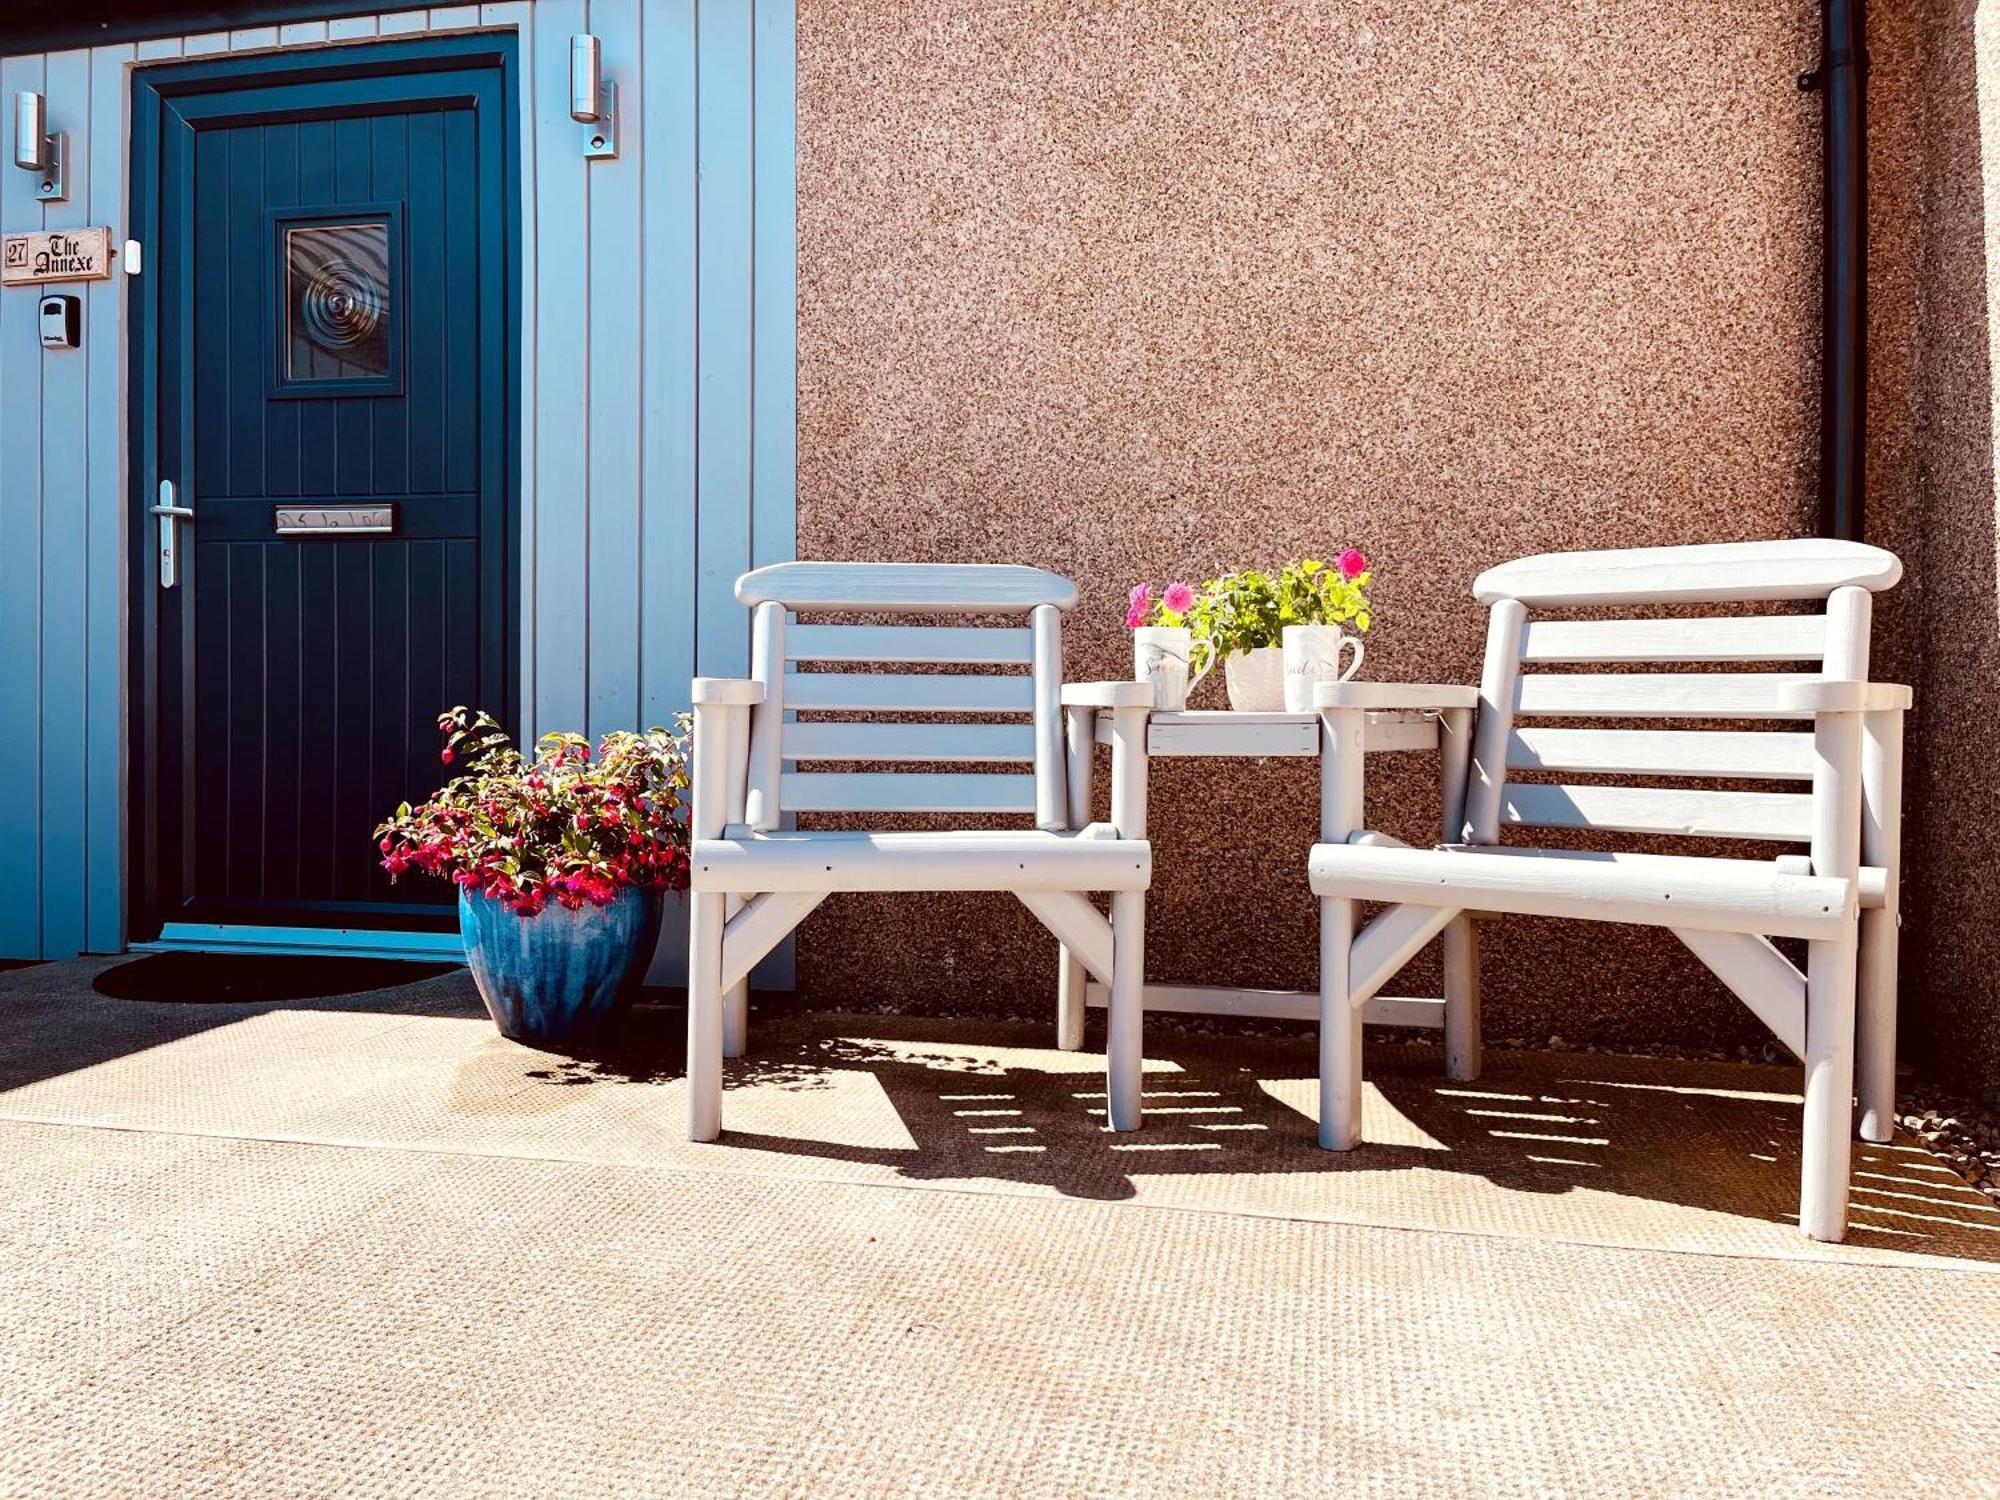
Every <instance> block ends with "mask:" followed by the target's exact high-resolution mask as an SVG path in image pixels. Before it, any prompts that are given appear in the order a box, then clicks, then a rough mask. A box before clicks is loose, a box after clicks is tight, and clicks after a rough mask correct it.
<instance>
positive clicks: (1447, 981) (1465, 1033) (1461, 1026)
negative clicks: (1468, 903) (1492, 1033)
mask: <svg viewBox="0 0 2000 1500" xmlns="http://www.w3.org/2000/svg"><path fill="white" fill-rule="evenodd" d="M1479 1065H1480V1055H1479V929H1478V928H1476V927H1474V926H1473V925H1472V918H1471V917H1469V916H1459V917H1454V918H1453V919H1452V923H1451V925H1450V926H1449V927H1447V928H1445V930H1444V1076H1445V1077H1447V1078H1449V1079H1450V1080H1451V1081H1452V1082H1454V1083H1471V1082H1472V1081H1473V1080H1474V1079H1475V1078H1477V1077H1478V1076H1479Z"/></svg>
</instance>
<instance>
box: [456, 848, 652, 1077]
mask: <svg viewBox="0 0 2000 1500" xmlns="http://www.w3.org/2000/svg"><path fill="white" fill-rule="evenodd" d="M665 900H666V893H665V892H664V891H648V890H642V889H640V888H639V887H638V886H626V887H625V888H624V889H622V890H621V891H619V893H618V894H617V896H616V897H614V898H613V899H612V900H611V901H610V902H609V903H608V904H606V905H604V906H593V905H591V904H590V903H589V902H585V903H584V904H583V905H582V906H581V907H579V908H578V909H577V910H575V911H570V910H569V909H568V908H567V907H564V906H560V905H557V904H554V903H551V904H550V905H549V906H548V907H546V908H544V909H543V910H542V911H540V912H538V913H536V914H535V915H534V916H532V917H522V916H517V915H515V914H514V913H513V912H511V911H509V910H508V909H507V908H506V907H505V906H503V905H502V904H501V903H500V902H498V901H495V900H493V899H492V898H490V897H487V896H483V895H474V894H472V893H471V892H469V891H466V890H464V889H463V888H461V889H460V891H459V893H458V930H459V933H460V935H461V936H462V937H463V938H464V939H465V962H466V965H467V966H468V967H469V968H470V969H471V970H472V978H473V981H474V982H475V983H476V984H477V985H478V986H479V998H480V999H482V1000H484V1001H485V1002H486V1011H487V1014H489V1015H490V1016H492V1017H493V1024H494V1025H495V1026H498V1027H499V1028H500V1034H501V1035H502V1036H506V1037H511V1038H513V1039H514V1040H515V1041H519V1042H560V1041H569V1040H573V1039H575V1038H578V1037H584V1036H588V1035H590V1033H592V1032H593V1031H596V1030H598V1029H599V1028H600V1027H602V1026H603V1025H604V1023H605V1022H606V1021H608V1020H610V1019H611V1014H612V1012H613V1011H614V1010H615V1009H616V1008H617V1005H618V997H619V995H620V994H621V993H622V992H623V991H624V989H625V988H626V986H627V985H628V984H630V983H632V982H635V981H636V980H638V979H641V978H643V977H644V975H645V972H646V963H647V960H648V959H650V958H651V957H652V953H653V946H654V944H655V943H657V942H658V941H659V937H660V914H661V908H662V906H663V905H664V903H665Z"/></svg>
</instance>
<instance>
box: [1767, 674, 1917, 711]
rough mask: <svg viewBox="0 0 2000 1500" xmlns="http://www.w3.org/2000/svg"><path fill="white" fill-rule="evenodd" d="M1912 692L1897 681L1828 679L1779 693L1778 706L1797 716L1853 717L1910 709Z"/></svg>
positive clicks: (1798, 683) (1782, 689)
mask: <svg viewBox="0 0 2000 1500" xmlns="http://www.w3.org/2000/svg"><path fill="white" fill-rule="evenodd" d="M1910 699H1911V693H1910V690H1909V689H1908V688H1906V687H1904V686H1903V685H1902V684H1901V683H1897V682H1850V681H1844V680H1842V679H1839V678H1828V679H1826V680H1824V681H1820V682H1795V683H1790V684H1787V685H1786V686H1785V687H1782V688H1780V689H1779V690H1778V704H1779V706H1780V707H1782V708H1784V709H1786V710H1788V711H1790V712H1793V713H1807V714H1853V713H1880V712H1882V711H1883V710H1885V709H1889V710H1897V711H1900V710H1903V709H1906V708H1908V707H1909V706H1910Z"/></svg>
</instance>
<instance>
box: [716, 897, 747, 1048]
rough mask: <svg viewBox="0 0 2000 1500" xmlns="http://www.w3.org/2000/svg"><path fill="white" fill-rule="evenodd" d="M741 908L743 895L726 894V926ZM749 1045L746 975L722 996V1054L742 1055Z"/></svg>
mask: <svg viewBox="0 0 2000 1500" xmlns="http://www.w3.org/2000/svg"><path fill="white" fill-rule="evenodd" d="M741 910H743V898H742V897H741V896H737V895H730V896H725V897H724V898H723V901H722V920H723V925H724V926H725V927H726V926H727V925H728V924H729V922H730V920H731V919H732V918H733V917H735V915H736V914H737V913H738V912H740V911H741ZM749 1047H750V979H749V976H747V975H746V976H744V977H743V978H742V979H739V980H738V981H737V982H736V983H735V984H732V985H731V986H730V987H729V988H728V990H726V991H725V992H724V993H723V996H722V1055H723V1056H724V1057H741V1056H742V1055H743V1054H744V1053H745V1052H746V1051H748V1050H749Z"/></svg>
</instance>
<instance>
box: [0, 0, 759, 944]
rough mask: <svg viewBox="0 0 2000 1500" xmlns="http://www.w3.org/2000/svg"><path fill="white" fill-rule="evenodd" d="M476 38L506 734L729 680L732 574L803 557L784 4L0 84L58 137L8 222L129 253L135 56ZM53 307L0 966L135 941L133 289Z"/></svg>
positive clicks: (2, 612)
mask: <svg viewBox="0 0 2000 1500" xmlns="http://www.w3.org/2000/svg"><path fill="white" fill-rule="evenodd" d="M469 27H487V28H510V29H513V30H516V31H517V32H518V33H519V36H520V47H521V76H522V78H523V79H524V80H526V81H527V84H528V87H529V88H530V89H531V93H532V97H531V98H529V99H527V100H524V101H523V108H522V112H521V114H522V129H523V135H524V139H523V142H522V147H523V149H522V153H521V157H522V159H521V179H522V180H521V190H522V195H523V202H524V213H523V221H524V227H523V244H522V247H521V250H522V253H521V262H522V271H521V274H522V289H521V318H522V322H521V345H522V350H521V353H522V384H521V409H522V414H523V421H522V430H521V435H520V464H519V469H520V484H521V526H522V536H521V569H522V577H521V595H522V599H521V611H522V613H521V629H522V653H521V654H522V675H523V683H522V703H523V706H524V712H525V715H526V719H527V723H526V724H525V726H524V728H525V729H526V730H527V731H528V732H529V733H530V734H533V733H538V732H540V731H542V730H544V729H554V728H569V727H582V728H585V729H587V730H588V731H589V732H590V733H592V734H599V733H602V732H604V731H605V730H608V729H613V728H620V727H628V726H632V725H635V724H650V723H660V722H669V721H671V719H672V716H673V715H674V714H675V713H676V712H678V711H679V710H680V709H682V708H683V707H685V706H686V696H687V683H688V678H689V677H690V676H692V675H693V674H694V672H695V671H696V670H697V668H699V670H701V671H705V672H736V671H741V670H743V669H744V667H745V666H746V665H747V661H748V642H747V636H746V633H745V627H744V620H743V612H742V610H741V609H740V608H739V607H738V606H737V605H736V603H735V601H734V599H733V598H732V596H731V592H730V591H731V587H732V585H733V584H734V582H735V579H736V576H737V575H738V574H739V573H741V572H743V571H744V570H745V569H747V568H749V567H752V566H755V565H758V564H762V563H766V562H772V561H776V560H780V559H783V558H787V557H790V556H791V555H792V550H793V545H794V537H795V528H794V519H793V517H794V501H793V484H794V470H795V466H796V415H795V414H796V401H795V395H794V366H795V357H796V338H795V325H794V319H795V307H796V293H795V282H796V277H795V272H794V263H793V261H794V254H795V232H794V206H793V195H794V185H793V182H794V179H793V130H794V105H793V88H794V76H795V67H794V44H793V33H794V0H504V3H496V4H488V5H454V6H439V7H432V8H430V9H427V10H426V9H415V10H402V11H395V12H389V13H385V14H382V15H377V16H358V17H348V18H344V19H341V20H336V21H325V22H319V21H315V22H300V23H296V24H287V25H283V26H275V27H273V26H264V27H250V28H243V29H239V30H236V31H227V32H208V33H202V34H200V35H194V36H186V37H161V38H155V39H151V40H147V41H143V42H139V43H137V44H132V45H117V46H104V47H97V48H93V49H79V50H75V51H69V52H60V53H49V54H46V55H43V54H34V55H26V56H14V57H5V58H0V91H4V93H5V95H7V96H11V95H12V93H13V92H14V91H15V90H17V89H29V88H32V89H39V90H41V91H42V92H43V93H45V94H46V95H47V96H48V101H49V117H50V120H51V123H52V125H53V126H54V128H57V129H60V130H64V131H66V132H68V134H69V137H70V151H71V157H70V167H69V170H70V196H69V199H68V201H66V202H64V203H60V204H50V205H46V206H44V205H42V204H40V203H38V202H36V201H35V200H34V198H33V197H32V196H31V193H30V188H31V183H30V181H29V175H28V174H27V173H25V172H18V171H13V170H11V169H9V170H4V171H0V226H4V227H5V228H6V229H7V230H10V231H11V230H21V229H33V228H51V229H53V228H63V227H72V226H81V225H86V224H109V225H111V226H112V228H113V234H114V237H115V238H122V237H123V235H124V234H125V232H126V227H125V226H126V220H127V215H128V210H129V204H130V201H131V196H130V185H129V182H128V179H127V176H126V170H127V140H128V135H129V123H128V118H129V102H128V101H129V97H130V77H129V70H130V68H131V67H132V66H133V65H134V64H135V63H146V62H152V61H159V60H165V59H170V58H177V57H184V56H185V57H197V56H209V55H214V54H217V53H223V52H229V51H248V50H257V49H266V48H273V47H310V46H323V45H329V44H336V45H337V44H339V43H342V42H352V41H367V40H372V39H375V38H379V37H397V36H414V35H418V34H421V33H424V32H428V31H443V30H455V29H464V28H469ZM578 31H590V32H593V33H595V34H596V35H597V36H598V37H599V38H600V39H601V40H602V42H603V48H604V66H605V72H606V74H607V76H609V77H611V78H613V79H615V80H616V81H617V83H618V88H619V110H620V121H619V152H620V154H619V157H618V159H617V160H616V161H611V162H597V163H588V162H586V161H585V160H584V159H583V157H582V155H581V153H580V132H581V130H582V127H581V126H579V125H577V124H576V123H575V122H574V121H572V120H571V119H570V118H569V38H570V36H571V34H572V33H574V32H578ZM8 129H9V131H10V132H11V125H10V126H9V127H8ZM11 145H12V137H11V133H10V134H9V136H8V146H9V148H10V149H11ZM269 165H270V164H268V163H266V164H265V166H266V168H267V169H268V168H269ZM301 167H302V168H303V163H301ZM148 253H149V255H151V254H152V247H148ZM66 289H67V290H72V291H77V292H80V293H81V294H82V295H83V297H84V302H85V305H84V340H83V347H82V348H81V349H78V350H75V351H73V352H64V353H51V354H47V355H44V354H43V353H42V351H41V349H40V345H39V340H38V337H37V332H36V329H35V298H34V296H33V294H32V293H30V292H26V291H9V292H7V293H5V294H4V295H0V642H4V643H5V650H4V651H0V725H4V726H5V727H6V733H5V734H4V735H0V847H5V848H7V849H10V850H17V851H24V852H25V851H34V852H33V855H32V857H13V858H9V859H8V860H6V861H4V862H0V956H4V957H30V958H33V957H46V958H61V957H67V956H69V955H72V954H75V953H77V952H82V951H113V950H116V949H117V948H119V947H120V946H122V944H123V942H124V901H125V870H124V824H125V818H126V809H127V806H128V802H129V798H128V796H127V788H126V785H125V759H126V755H125V745H126V733H127V728H126V718H125V715H126V712H127V703H126V699H127V695H128V686H129V685H128V682H127V676H126V673H127V665H126V662H127V651H126V647H127V638H126V610H127V596H126V587H127V584H126V562H125V557H126V550H125V548H126V537H127V534H128V533H127V527H128V525H129V524H131V523H130V518H129V514H128V510H129V507H130V504H131V494H130V490H129V488H128V483H127V475H128V470H127V461H126V432H125V358H126V324H125V301H126V292H127V287H126V283H125V278H124V277H123V276H122V275H119V276H114V277H113V278H112V279H111V280H109V281H104V282H92V283H88V284H86V285H82V286H72V287H69V288H66ZM226 415H227V414H224V416H225V417H226ZM268 436H269V435H268V434H267V438H268ZM300 440H301V441H303V440H304V435H303V434H301V435H300ZM377 446H378V447H379V446H380V445H379V444H378V445H377ZM232 453H233V450H232ZM416 455H417V450H416V448H414V447H412V448H410V449H409V452H408V461H409V462H415V461H416ZM216 456H218V455H215V454H210V455H209V457H210V458H211V459H213V458H214V457H216ZM382 457H383V454H382V453H380V452H378V453H377V454H376V458H377V459H378V460H380V459H381V458H382ZM268 458H269V455H268V454H267V452H265V451H263V450H260V451H258V452H255V453H251V452H248V451H245V452H244V453H242V454H241V455H237V456H235V461H236V462H240V463H242V464H244V465H246V466H248V467H247V469H246V473H245V476H244V478H245V482H246V483H253V480H254V479H255V477H256V476H253V475H251V474H250V473H249V472H248V470H251V469H254V470H256V471H257V473H258V475H261V477H262V479H263V480H264V481H265V482H266V485H265V487H266V488H269V487H270V485H271V484H272V483H276V482H277V478H282V473H280V474H279V475H278V476H277V478H274V477H273V476H272V475H271V474H269V473H266V472H264V471H265V470H267V469H268V467H269V464H268ZM224 461H225V462H228V461H230V460H229V459H225V460H224ZM280 469H282V466H280ZM232 472H233V471H232ZM253 487H254V483H253ZM279 488H282V485H279ZM275 492H276V491H275V490H274V491H273V493H275ZM301 687H303V684H301ZM441 706H442V705H441ZM218 847H220V848H225V849H226V848H227V839H226V837H223V838H220V839H219V843H218ZM680 925H681V924H680V923H679V922H677V921H669V923H668V924H667V927H668V937H667V939H666V941H665V942H664V943H663V945H662V949H661V962H660V964H659V966H657V967H656V970H655V972H656V973H657V974H660V975H661V976H662V977H669V976H671V974H672V973H673V971H674V970H675V969H676V968H677V966H678V963H679V954H680V951H681V950H680V942H681V935H680V932H679V928H680Z"/></svg>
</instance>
